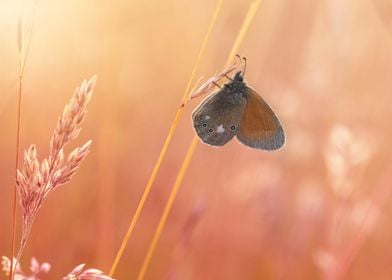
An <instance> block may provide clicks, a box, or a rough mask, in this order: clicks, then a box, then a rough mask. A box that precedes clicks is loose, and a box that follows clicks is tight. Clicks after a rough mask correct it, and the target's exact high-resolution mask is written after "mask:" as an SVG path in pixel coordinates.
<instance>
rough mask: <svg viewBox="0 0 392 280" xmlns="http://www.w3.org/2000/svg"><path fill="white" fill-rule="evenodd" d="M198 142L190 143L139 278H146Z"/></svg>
mask: <svg viewBox="0 0 392 280" xmlns="http://www.w3.org/2000/svg"><path fill="white" fill-rule="evenodd" d="M198 142H199V139H197V137H194V138H193V141H192V144H191V145H190V147H189V149H188V152H187V154H186V156H185V159H184V162H183V163H182V166H181V169H180V171H179V172H178V176H177V178H176V182H175V183H174V186H173V189H172V195H170V197H169V200H168V201H167V203H166V206H165V210H164V211H163V214H162V217H161V219H160V221H159V224H158V227H157V229H156V232H155V234H154V237H153V239H152V240H151V243H150V247H149V250H148V252H147V255H146V257H145V259H144V262H143V266H142V268H141V270H140V272H139V275H138V277H137V280H142V279H143V278H144V275H145V274H146V271H147V268H148V264H149V263H150V261H151V258H152V255H153V253H154V249H155V247H156V245H157V243H158V239H159V237H160V235H161V232H162V230H163V228H164V226H165V223H166V221H167V217H168V216H169V213H170V210H171V208H172V205H173V203H174V199H175V198H176V195H175V194H176V193H177V192H178V189H179V188H180V186H181V183H182V180H183V179H184V176H185V172H186V170H187V169H188V166H189V163H190V162H191V160H192V157H193V153H194V152H195V149H196V146H197V143H198Z"/></svg>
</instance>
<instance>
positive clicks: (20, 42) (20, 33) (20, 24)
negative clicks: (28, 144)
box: [9, 16, 24, 280]
mask: <svg viewBox="0 0 392 280" xmlns="http://www.w3.org/2000/svg"><path fill="white" fill-rule="evenodd" d="M23 33H24V32H23V17H22V16H21V17H20V18H19V21H18V34H17V36H18V52H19V75H18V78H19V80H18V82H19V84H18V105H17V117H16V118H17V124H16V152H15V174H14V176H15V185H14V188H13V199H12V238H11V267H10V274H9V279H10V280H12V279H13V278H14V269H13V268H14V255H15V240H16V212H17V211H16V197H17V194H16V192H17V190H16V177H17V174H18V166H19V146H20V125H21V123H22V114H21V108H22V85H23V83H22V81H23V68H24V65H23V64H24V54H23V41H24V34H23Z"/></svg>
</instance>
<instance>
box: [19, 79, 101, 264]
mask: <svg viewBox="0 0 392 280" xmlns="http://www.w3.org/2000/svg"><path fill="white" fill-rule="evenodd" d="M95 83H96V77H93V78H92V79H90V80H89V81H84V82H83V84H82V85H81V86H80V87H79V88H77V89H76V90H75V92H74V95H73V97H72V99H71V101H70V102H69V104H68V105H66V106H65V109H64V111H63V113H62V115H61V116H60V118H59V120H58V122H57V126H56V128H55V130H54V134H53V136H52V139H51V141H50V155H49V157H48V158H47V159H44V160H42V162H40V161H39V160H38V156H37V149H36V147H35V145H31V146H30V147H29V148H28V149H27V151H25V154H24V161H23V167H22V169H21V170H18V172H17V178H16V186H17V190H18V193H19V198H20V204H21V206H22V211H23V230H22V240H21V245H20V249H19V253H18V255H17V258H16V259H17V261H19V259H20V257H21V255H22V251H23V249H24V247H25V245H26V242H27V239H28V236H29V233H30V229H31V226H32V224H33V222H34V219H35V217H36V214H37V212H38V210H39V208H40V207H41V206H42V203H43V202H44V201H45V199H46V197H47V195H48V194H49V193H50V192H51V191H53V190H54V189H55V188H56V187H58V186H60V185H62V184H65V183H67V182H68V181H69V180H70V179H71V177H72V175H73V174H75V172H76V170H77V169H78V167H79V166H80V164H81V162H82V161H83V160H84V159H85V158H86V157H87V154H88V152H89V150H90V146H91V141H88V142H87V143H86V144H84V145H83V146H82V147H78V148H76V149H75V150H73V151H72V152H71V153H70V154H69V156H68V157H67V158H65V155H64V147H65V146H66V145H67V144H68V143H69V142H70V141H72V140H74V139H75V138H76V137H77V136H78V135H79V133H80V130H81V124H82V122H83V120H84V118H85V116H86V113H87V109H86V108H87V104H88V102H89V101H90V99H91V95H92V92H93V90H94V87H95Z"/></svg>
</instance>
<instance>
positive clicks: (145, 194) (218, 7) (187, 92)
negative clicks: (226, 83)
mask: <svg viewBox="0 0 392 280" xmlns="http://www.w3.org/2000/svg"><path fill="white" fill-rule="evenodd" d="M222 3H223V0H218V1H217V4H216V7H215V11H214V14H213V16H212V19H211V22H210V24H209V26H208V30H207V33H206V35H205V37H204V40H203V43H202V45H201V48H200V50H199V53H198V55H197V58H196V61H195V64H194V66H193V69H192V72H191V76H190V78H189V81H188V84H187V86H186V89H185V91H184V95H183V97H182V104H184V103H185V102H186V100H188V97H189V95H190V89H191V86H192V84H193V81H194V78H195V75H196V70H197V68H198V66H199V64H200V60H201V57H202V55H203V53H204V50H205V48H206V46H207V43H208V41H209V38H210V36H211V33H212V30H213V28H214V26H215V22H216V19H217V18H218V14H219V12H220V10H221V7H222ZM183 111H184V107H183V106H180V107H179V108H178V110H177V113H176V115H175V117H174V120H173V123H172V125H171V127H170V130H169V133H168V135H167V137H166V140H165V143H164V145H163V147H162V150H161V152H160V154H159V157H158V160H157V162H156V163H155V166H154V169H153V171H152V173H151V176H150V179H149V180H148V182H147V185H146V187H145V189H144V192H143V195H142V197H141V199H140V201H139V204H138V206H137V208H136V211H135V214H134V215H133V217H132V220H131V222H130V225H129V228H128V231H127V233H126V234H125V237H124V239H123V241H122V243H121V246H120V249H119V250H118V252H117V255H116V258H115V260H114V262H113V264H112V267H111V269H110V272H109V276H113V274H114V273H115V271H116V269H117V266H118V263H119V262H120V259H121V257H122V255H123V253H124V250H125V248H126V246H127V244H128V241H129V239H130V237H131V235H132V233H133V230H134V228H135V225H136V223H137V221H138V219H139V216H140V213H141V212H142V210H143V207H144V204H145V203H146V200H147V197H148V195H149V193H150V190H151V187H152V185H153V183H154V181H155V178H156V175H157V174H158V171H159V168H160V167H161V164H162V161H163V158H164V157H165V155H166V152H167V149H168V147H169V144H170V142H171V140H172V138H173V135H174V132H175V130H176V127H177V124H178V121H179V119H180V117H181V115H182V113H183Z"/></svg>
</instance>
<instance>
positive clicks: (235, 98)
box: [192, 58, 285, 151]
mask: <svg viewBox="0 0 392 280" xmlns="http://www.w3.org/2000/svg"><path fill="white" fill-rule="evenodd" d="M242 59H243V73H242V71H238V72H237V73H236V74H235V75H234V77H233V78H232V79H230V81H229V82H228V83H226V84H225V85H224V86H223V87H222V88H221V89H220V90H219V91H217V92H215V93H213V94H211V95H210V96H209V97H207V98H206V99H205V100H204V101H203V102H202V103H201V104H200V105H199V107H197V108H196V110H195V111H194V112H193V114H192V120H193V126H194V128H195V130H196V133H197V135H198V136H199V137H200V139H201V141H202V142H204V143H207V144H209V145H213V146H223V145H224V144H226V143H227V142H229V141H230V140H231V139H232V138H233V137H234V136H236V137H237V139H238V140H239V141H240V142H241V143H242V144H244V145H246V146H248V147H251V148H256V149H262V150H268V151H272V150H276V149H279V148H280V147H282V146H283V144H284V142H285V134H284V131H283V128H282V125H281V123H280V121H279V119H278V117H277V116H276V115H275V113H274V112H273V111H272V109H271V108H270V107H269V106H268V104H267V103H266V102H265V101H264V100H263V99H262V98H261V97H260V96H259V95H258V94H257V93H256V91H254V90H253V89H251V88H250V87H248V86H247V84H246V83H245V81H244V75H245V70H246V59H245V58H242ZM241 61H242V60H241Z"/></svg>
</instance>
